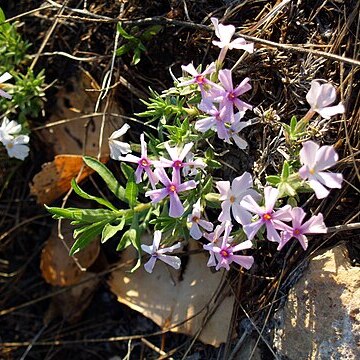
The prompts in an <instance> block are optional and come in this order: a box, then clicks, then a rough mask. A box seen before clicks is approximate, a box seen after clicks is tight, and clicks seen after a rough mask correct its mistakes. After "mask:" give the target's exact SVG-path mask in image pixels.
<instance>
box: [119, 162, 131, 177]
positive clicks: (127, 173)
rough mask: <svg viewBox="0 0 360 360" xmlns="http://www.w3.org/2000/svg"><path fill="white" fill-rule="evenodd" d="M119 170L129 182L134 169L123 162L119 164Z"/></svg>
mask: <svg viewBox="0 0 360 360" xmlns="http://www.w3.org/2000/svg"><path fill="white" fill-rule="evenodd" d="M120 168H121V171H122V172H123V174H124V176H125V178H126V180H129V178H130V177H131V176H132V175H133V174H134V169H133V168H132V167H131V166H129V165H128V164H125V163H124V162H122V163H120Z"/></svg>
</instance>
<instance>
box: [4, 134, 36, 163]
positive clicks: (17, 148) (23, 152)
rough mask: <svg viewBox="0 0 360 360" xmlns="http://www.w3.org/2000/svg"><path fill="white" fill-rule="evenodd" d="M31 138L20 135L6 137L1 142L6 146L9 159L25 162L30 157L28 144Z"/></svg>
mask: <svg viewBox="0 0 360 360" xmlns="http://www.w3.org/2000/svg"><path fill="white" fill-rule="evenodd" d="M29 140H30V138H29V136H27V135H18V136H16V137H14V136H10V135H9V136H5V137H3V138H2V139H1V142H2V143H3V144H4V146H5V148H6V150H7V152H8V155H9V157H11V158H12V157H13V158H16V159H19V160H24V159H25V158H26V157H27V156H28V155H29V151H30V149H29V146H27V145H26V144H28V143H29Z"/></svg>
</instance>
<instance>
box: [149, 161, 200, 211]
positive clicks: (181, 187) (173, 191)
mask: <svg viewBox="0 0 360 360" xmlns="http://www.w3.org/2000/svg"><path fill="white" fill-rule="evenodd" d="M155 174H156V175H157V177H158V178H159V180H160V181H161V183H162V184H163V185H165V187H164V188H162V189H156V190H150V191H147V192H146V193H145V196H150V198H151V200H152V201H151V202H152V203H153V204H155V203H158V202H159V201H161V200H162V199H164V198H165V197H166V196H169V197H170V208H169V216H171V217H174V218H177V217H180V216H181V215H182V214H183V213H184V206H183V204H182V203H181V200H180V198H179V195H178V193H180V192H183V191H186V190H191V189H195V188H196V182H195V181H194V180H190V181H186V182H184V183H182V184H181V183H180V180H179V177H178V176H177V175H176V172H175V170H174V171H173V173H172V180H171V181H170V179H169V178H168V176H167V175H166V172H165V170H164V169H163V168H157V169H156V170H155Z"/></svg>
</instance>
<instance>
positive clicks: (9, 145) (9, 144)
mask: <svg viewBox="0 0 360 360" xmlns="http://www.w3.org/2000/svg"><path fill="white" fill-rule="evenodd" d="M6 147H7V148H8V149H12V148H13V147H14V144H13V143H8V144H7V145H6Z"/></svg>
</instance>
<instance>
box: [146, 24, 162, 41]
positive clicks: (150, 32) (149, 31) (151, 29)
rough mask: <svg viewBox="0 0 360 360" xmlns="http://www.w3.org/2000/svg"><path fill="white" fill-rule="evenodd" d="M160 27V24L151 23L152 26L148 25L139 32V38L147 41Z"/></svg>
mask: <svg viewBox="0 0 360 360" xmlns="http://www.w3.org/2000/svg"><path fill="white" fill-rule="evenodd" d="M161 29H162V26H161V25H153V26H149V27H148V28H147V29H146V30H145V31H144V32H143V33H142V34H141V39H143V40H145V41H149V40H151V38H152V37H153V36H154V35H156V34H158V33H159V31H160V30H161Z"/></svg>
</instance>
